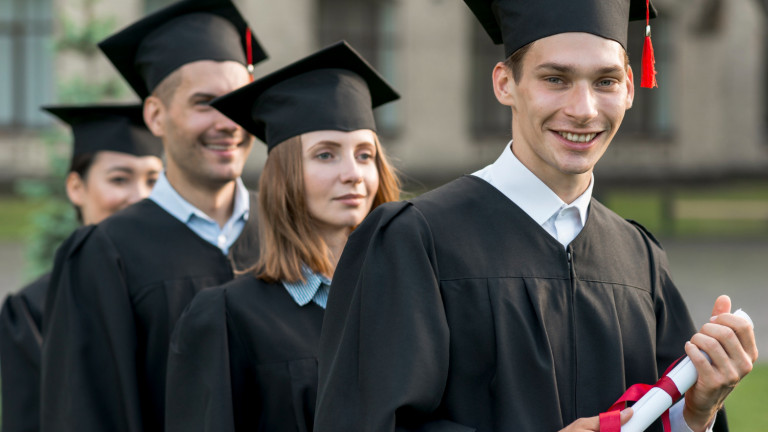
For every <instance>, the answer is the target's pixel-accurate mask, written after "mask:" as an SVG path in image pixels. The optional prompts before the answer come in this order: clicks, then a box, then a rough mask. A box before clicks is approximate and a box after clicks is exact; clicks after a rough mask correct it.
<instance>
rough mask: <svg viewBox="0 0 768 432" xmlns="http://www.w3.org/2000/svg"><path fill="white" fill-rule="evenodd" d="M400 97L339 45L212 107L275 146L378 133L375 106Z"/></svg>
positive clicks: (249, 86) (272, 74) (358, 55)
mask: <svg viewBox="0 0 768 432" xmlns="http://www.w3.org/2000/svg"><path fill="white" fill-rule="evenodd" d="M399 97H400V95H398V94H397V92H396V91H395V90H394V89H393V88H392V87H390V86H389V84H387V82H386V81H385V80H384V78H382V77H381V75H379V73H378V72H376V70H375V69H373V67H372V66H371V65H370V64H368V62H367V61H365V59H364V58H362V57H361V56H360V54H358V53H357V52H356V51H355V50H354V49H352V47H351V46H349V44H347V43H346V42H344V41H340V42H337V43H335V44H333V45H331V46H329V47H327V48H324V49H322V50H320V51H318V52H316V53H314V54H311V55H309V56H307V57H305V58H303V59H301V60H299V61H297V62H295V63H292V64H290V65H288V66H286V67H284V68H282V69H280V70H278V71H275V72H273V73H271V74H269V75H267V76H265V77H263V78H261V79H259V80H257V81H255V82H252V83H250V84H248V85H246V86H244V87H241V88H239V89H237V90H235V91H233V92H231V93H229V94H226V95H224V96H221V97H219V98H216V99H214V100H213V101H212V102H211V105H212V106H213V107H214V108H216V109H218V110H219V111H221V112H222V113H224V115H226V116H228V117H229V118H231V119H232V120H233V121H235V122H236V123H238V124H240V125H241V126H242V127H243V128H245V129H246V130H247V131H249V132H250V133H252V134H253V135H255V136H256V137H258V138H259V139H260V140H262V141H264V142H265V143H266V144H267V148H268V149H269V150H272V148H273V147H274V146H275V145H277V144H279V143H281V142H283V141H285V140H286V139H288V138H291V137H294V136H297V135H301V134H303V133H306V132H312V131H316V130H341V131H353V130H358V129H371V130H373V131H375V130H376V123H375V121H374V118H373V108H376V107H377V106H379V105H382V104H385V103H387V102H391V101H393V100H395V99H398V98H399Z"/></svg>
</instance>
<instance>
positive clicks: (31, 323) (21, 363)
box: [0, 273, 51, 432]
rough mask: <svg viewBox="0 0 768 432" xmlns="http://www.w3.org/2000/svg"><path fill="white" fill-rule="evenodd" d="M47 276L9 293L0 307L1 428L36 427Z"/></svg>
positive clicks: (8, 431)
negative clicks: (41, 334)
mask: <svg viewBox="0 0 768 432" xmlns="http://www.w3.org/2000/svg"><path fill="white" fill-rule="evenodd" d="M50 278H51V274H50V273H47V274H45V275H43V276H41V277H40V278H38V279H37V280H35V281H34V282H32V283H30V284H29V285H27V286H25V287H24V288H22V289H21V290H20V291H19V292H18V293H16V294H11V295H9V296H8V297H7V298H6V300H5V303H4V304H3V308H2V311H0V372H1V375H0V379H2V399H3V411H2V417H3V427H2V431H3V432H36V431H39V430H40V390H39V389H40V345H41V344H42V341H43V339H42V337H41V336H40V324H41V321H42V315H43V303H44V302H45V292H46V290H47V289H48V281H49V280H50Z"/></svg>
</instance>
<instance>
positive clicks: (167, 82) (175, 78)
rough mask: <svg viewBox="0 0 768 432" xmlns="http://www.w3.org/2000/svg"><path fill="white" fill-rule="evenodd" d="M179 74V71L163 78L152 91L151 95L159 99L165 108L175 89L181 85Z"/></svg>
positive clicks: (169, 102)
mask: <svg viewBox="0 0 768 432" xmlns="http://www.w3.org/2000/svg"><path fill="white" fill-rule="evenodd" d="M181 73H182V72H181V70H180V69H176V70H175V71H173V72H171V74H170V75H168V76H167V77H165V78H163V79H162V81H160V83H158V84H157V86H155V89H154V90H153V91H152V95H153V96H155V97H156V98H158V99H160V101H161V102H162V103H163V105H165V106H166V107H167V106H169V105H170V104H171V100H172V99H173V95H174V94H175V93H176V89H178V88H179V86H180V85H181V81H182V80H181Z"/></svg>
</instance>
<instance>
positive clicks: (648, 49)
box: [640, 0, 658, 88]
mask: <svg viewBox="0 0 768 432" xmlns="http://www.w3.org/2000/svg"><path fill="white" fill-rule="evenodd" d="M641 69H642V70H641V71H640V87H643V88H654V87H658V84H656V58H655V57H654V56H653V44H652V43H651V1H650V0H645V42H644V43H643V59H642V65H641Z"/></svg>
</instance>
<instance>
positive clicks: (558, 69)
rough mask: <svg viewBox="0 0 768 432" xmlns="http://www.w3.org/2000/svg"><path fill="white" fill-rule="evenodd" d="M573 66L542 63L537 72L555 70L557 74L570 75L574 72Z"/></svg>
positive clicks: (537, 67)
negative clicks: (569, 73)
mask: <svg viewBox="0 0 768 432" xmlns="http://www.w3.org/2000/svg"><path fill="white" fill-rule="evenodd" d="M573 69H574V68H573V66H569V65H564V64H560V63H542V64H540V65H538V66H536V68H535V70H554V71H556V72H561V73H568V72H572V71H573Z"/></svg>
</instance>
